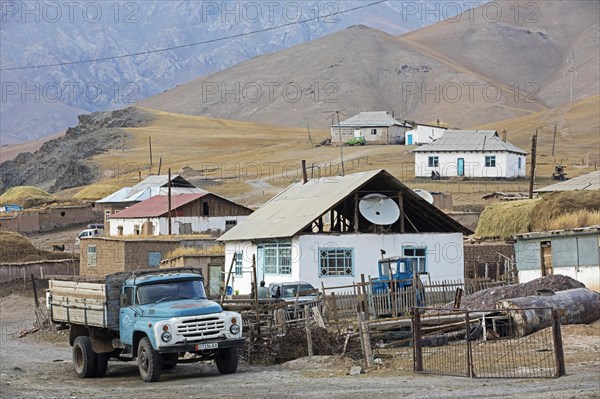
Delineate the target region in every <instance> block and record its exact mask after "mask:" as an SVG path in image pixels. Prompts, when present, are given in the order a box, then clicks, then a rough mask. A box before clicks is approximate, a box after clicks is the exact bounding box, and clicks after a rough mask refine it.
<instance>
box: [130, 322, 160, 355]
mask: <svg viewBox="0 0 600 399" xmlns="http://www.w3.org/2000/svg"><path fill="white" fill-rule="evenodd" d="M144 337H148V339H149V340H150V344H151V345H152V348H154V350H158V348H157V347H156V337H155V336H154V329H153V328H152V327H148V325H147V324H142V325H141V326H137V328H136V329H135V331H134V332H133V347H132V350H133V354H134V355H133V356H134V357H135V356H136V354H137V348H138V344H139V343H140V340H141V339H142V338H144Z"/></svg>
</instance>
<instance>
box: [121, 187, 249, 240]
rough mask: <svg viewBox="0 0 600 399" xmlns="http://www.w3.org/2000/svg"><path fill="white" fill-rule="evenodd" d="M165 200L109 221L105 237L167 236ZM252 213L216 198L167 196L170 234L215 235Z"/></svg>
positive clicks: (158, 199) (164, 197)
mask: <svg viewBox="0 0 600 399" xmlns="http://www.w3.org/2000/svg"><path fill="white" fill-rule="evenodd" d="M168 202H169V198H168V196H167V195H156V196H153V197H151V198H149V199H147V200H145V201H142V202H140V203H138V204H135V205H133V206H130V207H129V208H126V209H124V210H122V211H119V212H117V213H115V214H113V215H111V216H110V217H109V221H110V229H109V235H110V236H113V237H116V236H139V235H142V236H158V235H166V234H169V205H168ZM250 213H252V210H251V209H249V208H246V207H245V206H242V205H238V204H236V203H234V202H231V201H229V200H227V199H225V198H223V197H220V196H218V195H216V194H212V193H208V192H204V193H201V194H179V195H172V196H171V234H173V235H178V234H198V233H207V234H213V235H218V234H221V233H223V232H224V231H227V230H228V229H230V228H231V227H233V226H235V225H236V224H237V223H238V222H240V221H242V220H243V219H244V218H245V217H246V216H248V215H249V214H250Z"/></svg>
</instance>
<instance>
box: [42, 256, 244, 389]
mask: <svg viewBox="0 0 600 399" xmlns="http://www.w3.org/2000/svg"><path fill="white" fill-rule="evenodd" d="M47 305H48V308H49V313H50V319H51V320H52V322H53V323H54V324H55V325H57V327H58V328H59V329H69V343H70V344H71V346H72V355H73V365H74V368H75V371H76V373H77V375H78V376H79V377H81V378H91V377H103V376H104V375H105V374H106V371H107V368H108V361H109V359H117V360H122V361H134V360H136V361H137V366H138V368H139V372H140V376H141V377H142V379H143V380H144V381H146V382H154V381H158V380H159V378H160V375H161V371H162V370H165V369H172V368H174V367H175V366H176V365H177V364H178V363H184V362H185V363H190V362H195V361H203V360H214V361H215V363H216V366H217V369H218V370H219V372H220V373H221V374H231V373H235V372H236V370H237V367H238V359H239V356H238V349H239V348H240V347H242V346H243V345H244V338H243V336H242V318H241V316H240V314H239V313H236V312H229V311H223V309H222V308H221V306H220V305H219V304H217V303H216V302H214V301H211V300H209V299H207V297H206V293H205V290H204V279H203V277H202V274H201V272H200V271H199V270H198V269H187V268H177V269H159V270H147V271H141V272H135V273H129V272H124V273H115V274H110V275H108V276H106V277H105V278H103V279H89V278H83V277H55V278H52V279H51V280H50V281H49V289H48V292H47Z"/></svg>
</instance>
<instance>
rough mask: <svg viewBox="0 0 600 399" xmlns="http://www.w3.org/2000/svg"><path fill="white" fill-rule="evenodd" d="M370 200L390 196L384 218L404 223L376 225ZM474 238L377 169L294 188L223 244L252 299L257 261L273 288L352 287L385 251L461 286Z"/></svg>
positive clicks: (238, 286) (373, 271)
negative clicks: (366, 209) (366, 206)
mask: <svg viewBox="0 0 600 399" xmlns="http://www.w3.org/2000/svg"><path fill="white" fill-rule="evenodd" d="M370 194H372V195H374V194H379V195H383V196H385V198H386V199H385V200H383V199H382V200H381V201H384V202H385V203H386V204H387V205H386V206H389V208H386V210H385V211H383V210H382V212H383V213H382V215H383V216H385V217H387V209H390V210H391V211H392V212H391V214H393V213H394V211H395V210H396V209H397V210H398V211H399V213H398V215H399V217H397V219H396V218H393V217H392V218H391V219H390V220H388V221H387V222H388V223H390V224H388V225H379V224H375V223H373V222H370V221H369V220H368V219H367V218H366V217H365V216H364V214H363V213H361V211H360V209H359V208H360V203H361V201H362V200H363V199H365V197H366V196H368V195H370ZM390 201H392V202H393V204H390ZM376 205H379V203H378V204H376ZM374 206H375V205H374ZM396 206H397V208H396ZM372 211H373V212H375V211H377V212H379V210H378V209H375V208H373V209H372ZM469 233H471V231H470V230H468V229H467V228H465V227H463V226H462V225H460V224H459V223H458V222H456V221H454V220H453V219H451V218H450V217H448V216H446V215H445V214H444V213H443V212H442V211H440V210H439V209H437V208H436V207H435V206H433V205H431V204H429V203H428V202H427V201H425V200H424V199H422V198H421V197H419V196H418V195H417V194H415V193H414V192H413V191H412V190H411V189H409V188H408V187H407V186H405V185H404V184H402V183H401V182H400V181H399V180H398V179H396V178H395V177H393V176H392V175H391V174H389V173H388V172H386V171H385V170H375V171H370V172H363V173H356V174H352V175H347V176H343V177H331V178H327V179H321V180H311V181H307V182H305V183H304V182H302V181H301V182H298V183H295V184H292V185H291V186H289V187H288V188H287V189H285V190H283V191H282V192H281V193H279V194H278V195H277V196H275V197H274V198H272V199H271V200H270V201H269V202H267V203H266V204H264V205H263V206H262V207H261V208H259V209H258V210H256V211H255V212H254V213H253V214H252V215H250V216H248V218H246V219H245V220H244V221H242V222H241V223H240V224H238V225H237V226H235V227H234V228H232V229H231V230H229V231H228V232H227V233H225V234H224V235H223V236H221V237H220V238H219V240H220V241H223V242H224V243H225V265H226V268H229V267H230V266H229V265H230V264H231V262H232V260H233V256H234V254H235V257H236V263H235V265H234V269H233V276H231V277H232V278H231V279H230V281H233V283H230V285H233V288H234V289H235V290H239V292H240V293H242V294H247V293H249V292H250V289H251V282H252V262H253V257H254V258H255V259H256V269H257V277H258V280H264V281H265V282H266V283H267V284H269V283H271V282H290V281H298V280H301V281H306V282H309V283H312V284H313V285H314V286H316V287H320V286H321V284H324V285H325V286H328V287H332V286H341V285H347V284H352V282H355V281H359V280H360V277H361V274H365V275H367V276H368V275H371V276H373V277H374V276H377V273H378V272H377V261H378V260H379V259H380V258H381V256H382V250H383V251H385V253H386V256H387V257H393V256H400V257H408V258H415V259H416V262H417V263H418V267H419V269H420V271H422V272H427V273H429V276H430V277H431V279H432V280H434V281H435V280H439V279H457V280H462V279H463V234H469ZM226 273H228V270H227V271H226ZM226 277H227V276H226Z"/></svg>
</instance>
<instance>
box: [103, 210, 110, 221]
mask: <svg viewBox="0 0 600 399" xmlns="http://www.w3.org/2000/svg"><path fill="white" fill-rule="evenodd" d="M109 216H110V210H109V209H107V210H105V211H104V221H105V222H108V218H109Z"/></svg>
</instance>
